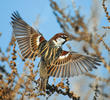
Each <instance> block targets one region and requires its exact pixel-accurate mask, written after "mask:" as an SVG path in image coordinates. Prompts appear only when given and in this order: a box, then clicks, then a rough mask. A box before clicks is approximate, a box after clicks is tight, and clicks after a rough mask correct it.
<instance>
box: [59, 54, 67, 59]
mask: <svg viewBox="0 0 110 100" xmlns="http://www.w3.org/2000/svg"><path fill="white" fill-rule="evenodd" d="M68 56H69V53H67V54H66V55H63V56H60V57H59V59H64V58H66V57H68Z"/></svg>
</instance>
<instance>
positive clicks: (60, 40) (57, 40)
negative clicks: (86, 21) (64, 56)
mask: <svg viewBox="0 0 110 100" xmlns="http://www.w3.org/2000/svg"><path fill="white" fill-rule="evenodd" d="M53 42H54V44H55V45H56V46H58V47H59V46H61V45H62V43H63V42H65V39H63V38H58V39H56V41H55V40H53Z"/></svg>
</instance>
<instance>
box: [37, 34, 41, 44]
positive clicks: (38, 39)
mask: <svg viewBox="0 0 110 100" xmlns="http://www.w3.org/2000/svg"><path fill="white" fill-rule="evenodd" d="M40 37H41V35H39V36H38V37H37V39H36V42H37V46H38V45H39V44H40Z"/></svg>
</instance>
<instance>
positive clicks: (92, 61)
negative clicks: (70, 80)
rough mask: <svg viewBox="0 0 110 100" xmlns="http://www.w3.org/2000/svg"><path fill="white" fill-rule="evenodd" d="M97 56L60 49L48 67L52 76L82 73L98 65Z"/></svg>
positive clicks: (68, 75) (69, 75)
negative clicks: (59, 53) (60, 51)
mask: <svg viewBox="0 0 110 100" xmlns="http://www.w3.org/2000/svg"><path fill="white" fill-rule="evenodd" d="M100 62H101V61H100V60H99V58H96V57H91V56H86V55H81V54H78V53H75V52H67V51H62V53H61V55H60V56H59V57H58V59H57V60H56V61H55V62H54V63H53V65H52V66H50V67H49V68H48V74H50V75H51V76H53V77H71V76H77V75H80V74H83V73H85V72H88V71H92V69H96V68H97V65H100Z"/></svg>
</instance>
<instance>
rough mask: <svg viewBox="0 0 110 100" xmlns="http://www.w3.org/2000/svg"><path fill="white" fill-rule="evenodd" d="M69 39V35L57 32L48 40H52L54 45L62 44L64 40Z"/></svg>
mask: <svg viewBox="0 0 110 100" xmlns="http://www.w3.org/2000/svg"><path fill="white" fill-rule="evenodd" d="M69 40H70V36H69V35H68V34H65V33H57V34H56V35H55V36H53V37H52V38H51V39H50V41H52V42H53V43H54V44H55V46H58V47H60V46H62V45H63V44H64V43H65V42H67V41H69Z"/></svg>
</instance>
